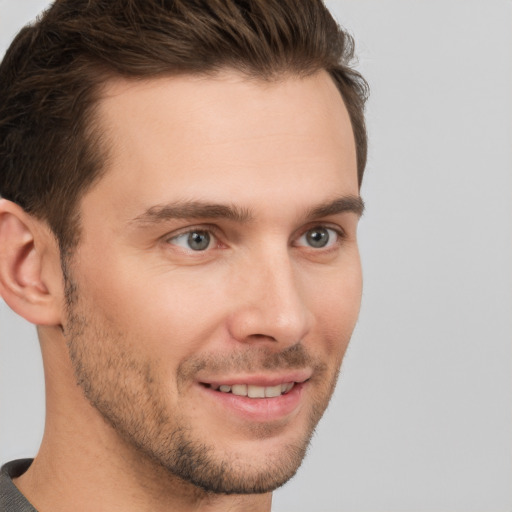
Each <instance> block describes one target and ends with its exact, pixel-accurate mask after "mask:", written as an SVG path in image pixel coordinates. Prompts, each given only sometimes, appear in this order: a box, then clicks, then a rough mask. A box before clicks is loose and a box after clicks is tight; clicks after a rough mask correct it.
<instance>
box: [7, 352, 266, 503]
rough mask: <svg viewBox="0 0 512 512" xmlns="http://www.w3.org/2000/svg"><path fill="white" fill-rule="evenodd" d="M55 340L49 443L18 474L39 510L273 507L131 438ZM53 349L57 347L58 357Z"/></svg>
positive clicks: (49, 365)
mask: <svg viewBox="0 0 512 512" xmlns="http://www.w3.org/2000/svg"><path fill="white" fill-rule="evenodd" d="M54 347H55V345H53V347H45V348H44V349H43V360H44V364H45V370H46V371H45V375H46V376H47V378H46V410H47V417H46V425H45V433H44V436H43V441H42V444H41V448H40V450H39V453H38V455H37V457H36V458H35V460H34V462H33V463H32V465H31V466H30V468H29V469H28V470H27V472H26V473H25V474H24V475H22V476H21V477H19V478H17V479H15V481H14V483H15V484H16V486H17V487H18V488H19V489H20V491H21V492H22V493H23V494H24V495H25V497H26V498H27V499H28V500H29V501H30V502H31V503H32V504H33V506H34V507H35V508H36V509H37V510H39V511H40V512H50V511H51V512H61V511H67V510H73V511H75V512H90V511H94V512H103V511H104V512H107V511H108V512H117V511H123V512H132V511H133V512H146V511H147V512H150V511H151V512H164V511H166V512H167V511H169V510H179V511H180V512H189V511H190V512H191V511H194V512H217V511H219V512H220V511H222V512H226V511H230V512H231V511H232V512H236V511H245V512H250V511H258V512H262V511H270V507H271V500H272V495H271V494H270V493H267V494H249V495H225V494H214V493H211V492H207V491H205V490H203V489H200V488H198V487H197V486H195V485H193V484H191V483H189V482H186V481H184V480H183V479H181V478H179V477H177V476H175V475H173V474H171V473H170V472H169V471H168V470H166V469H164V468H163V467H162V466H161V465H160V464H158V463H156V462H154V461H153V460H150V459H149V458H148V457H147V456H146V455H144V454H143V453H141V452H140V451H138V450H137V449H136V448H134V447H133V446H132V445H131V444H129V443H128V442H126V441H125V440H124V439H123V437H122V436H121V435H120V434H119V433H118V432H117V431H116V430H115V429H114V428H113V427H112V426H111V425H110V424H108V423H107V422H105V421H104V419H103V417H102V416H101V415H100V414H99V413H98V411H97V410H96V409H95V408H94V407H93V406H92V405H90V404H89V402H88V401H87V400H86V399H85V397H84V396H83V394H82V391H81V390H80V389H79V388H78V386H76V385H75V384H74V376H73V375H72V371H71V370H70V368H69V363H68V362H67V355H65V354H62V355H59V354H56V353H55V350H56V349H55V348H54ZM49 351H53V352H54V353H52V354H51V357H48V352H49ZM45 356H46V357H45ZM45 359H46V360H45ZM56 375H58V376H59V377H58V378H59V381H61V382H59V383H57V384H56V383H55V381H54V378H53V377H48V376H56ZM63 380H65V381H67V382H68V385H67V386H63V385H62V381H63ZM57 388H58V392H57ZM64 389H65V390H66V391H65V392H63V390H64Z"/></svg>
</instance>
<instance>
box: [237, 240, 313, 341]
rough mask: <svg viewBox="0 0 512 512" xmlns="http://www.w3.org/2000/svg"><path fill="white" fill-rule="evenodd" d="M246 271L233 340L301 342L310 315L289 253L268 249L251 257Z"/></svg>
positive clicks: (285, 250)
mask: <svg viewBox="0 0 512 512" xmlns="http://www.w3.org/2000/svg"><path fill="white" fill-rule="evenodd" d="M245 272H246V275H244V276H243V279H241V281H242V283H243V285H244V290H243V291H242V290H241V293H240V296H241V297H242V300H240V302H239V304H237V307H236V313H235V315H234V323H233V326H234V332H235V333H236V334H235V337H236V338H237V339H239V340H240V341H251V340H272V341H274V342H278V343H279V344H280V345H281V346H283V345H293V344H295V343H297V342H299V341H300V340H302V339H303V338H304V336H305V335H306V334H307V332H308V331H309V329H310V328H311V324H312V314H311V312H310V311H309V309H308V307H307V303H306V300H305V299H306V297H305V296H304V290H302V289H301V283H300V281H299V275H298V273H297V269H295V268H294V265H293V260H292V258H291V257H290V254H289V250H288V249H287V248H286V247H282V248H280V249H277V248H276V247H275V246H274V247H272V246H267V247H266V248H263V249H262V250H261V251H259V252H258V254H254V255H253V256H251V257H250V262H249V263H248V264H247V265H246V266H245Z"/></svg>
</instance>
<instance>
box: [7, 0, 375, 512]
mask: <svg viewBox="0 0 512 512" xmlns="http://www.w3.org/2000/svg"><path fill="white" fill-rule="evenodd" d="M352 53H353V48H352V42H351V40H350V38H349V37H348V36H347V35H346V34H345V33H344V32H343V31H341V30H340V29H339V27H337V25H336V23H335V22H334V20H333V19H332V18H331V16H330V14H329V13H328V11H327V10H326V9H325V7H324V6H323V4H322V3H321V2H320V1H318V0H307V1H306V0H300V1H299V0H286V1H284V0H265V1H263V0H260V1H251V2H247V1H235V0H211V1H202V2H199V1H197V2H196V1H190V0H187V1H179V0H175V1H163V0H130V1H126V0H122V1H121V0H108V1H107V0H95V1H90V0H87V1H86V0H60V1H57V2H55V3H54V4H53V6H52V7H51V8H50V9H49V10H48V11H47V12H46V13H45V14H44V16H43V17H42V18H40V19H39V20H38V22H37V23H36V24H34V25H33V26H30V27H26V28H24V29H23V30H22V31H21V32H20V34H19V35H18V36H17V37H16V39H15V41H14V42H13V44H12V45H11V47H10V49H9V50H8V52H7V54H6V56H5V58H4V60H3V62H2V64H1V66H0V194H1V195H2V198H3V199H1V200H0V247H1V249H0V293H1V295H2V297H3V298H4V300H5V301H6V303H7V304H8V305H9V306H10V307H11V308H12V309H13V310H14V311H15V312H17V313H18V314H20V315H21V316H22V317H24V318H25V319H27V320H28V321H30V322H32V323H34V324H35V325H37V328H38V335H39V339H40V343H41V350H42V354H43V362H44V367H45V379H46V400H47V418H46V427H45V434H44V438H43V441H42V444H41V448H40V451H39V453H38V455H37V456H36V458H35V459H34V460H33V461H27V460H24V461H13V462H11V463H9V464H7V465H5V466H4V468H3V470H2V476H1V477H0V478H1V480H0V508H1V509H2V510H4V509H5V510H13V511H18V510H23V511H26V510H34V509H35V510H39V511H41V512H45V511H50V510H51V511H60V510H69V509H72V510H75V511H93V510H94V511H102V510H104V511H116V510H123V511H131V510H134V511H135V510H137V511H140V510H151V511H160V510H180V511H188V510H205V511H206V510H207V511H216V510H222V511H225V510H244V511H247V510H258V511H265V510H270V506H271V492H272V491H273V490H274V489H276V488H277V487H279V486H280V485H282V484H284V483H285V482H286V481H287V480H288V479H289V478H291V477H292V476H293V475H294V474H295V472H296V471H297V469H298V467H299V466H300V463H301V461H302V458H303V456H304V453H305V450H306V447H307V445H308V442H309V439H310V437H311V435H312V432H313V430H314V428H315V426H316V424H317V422H318V421H319V419H320V417H321V416H322V414H323V412H324V410H325V408H326V406H327V404H328V401H329V399H330V396H331V394H332V392H333V389H334V386H335V383H336V378H337V375H338V372H339V368H340V365H341V361H342V358H343V355H344V353H345V350H346V347H347V344H348V342H349V339H350V336H351V333H352V330H353V328H354V325H355V322H356V319H357V315H358V311H359V303H360V297H361V269H360V261H359V253H358V248H357V237H356V229H357V223H358V219H359V217H360V215H361V213H362V210H363V203H362V200H361V198H360V196H359V188H360V185H361V180H362V176H363V171H364V166H365V161H366V134H365V126H364V118H363V107H364V101H365V98H366V85H365V82H364V80H363V79H362V78H361V77H360V76H359V75H358V74H357V72H355V71H354V70H352V69H351V68H350V67H349V64H350V61H351V58H352Z"/></svg>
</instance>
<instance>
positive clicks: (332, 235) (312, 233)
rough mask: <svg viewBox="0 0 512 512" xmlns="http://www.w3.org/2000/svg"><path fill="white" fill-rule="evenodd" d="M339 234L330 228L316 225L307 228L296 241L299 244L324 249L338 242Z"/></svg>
mask: <svg viewBox="0 0 512 512" xmlns="http://www.w3.org/2000/svg"><path fill="white" fill-rule="evenodd" d="M339 238H340V234H339V233H338V232H336V230H334V229H332V228H326V227H325V226H316V227H314V228H311V229H308V230H307V231H306V232H305V233H304V234H303V235H302V236H301V237H300V238H299V241H298V245H300V246H308V247H312V248H313V249H325V248H328V247H332V246H333V245H334V244H336V242H338V240H339Z"/></svg>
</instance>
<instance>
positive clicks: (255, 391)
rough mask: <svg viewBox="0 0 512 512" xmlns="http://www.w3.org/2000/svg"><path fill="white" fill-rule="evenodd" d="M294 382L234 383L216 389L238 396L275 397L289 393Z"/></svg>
mask: <svg viewBox="0 0 512 512" xmlns="http://www.w3.org/2000/svg"><path fill="white" fill-rule="evenodd" d="M294 384H295V383H294V382H287V383H285V384H278V385H277V386H266V387H265V386H253V385H252V384H249V385H247V384H233V385H232V386H228V385H227V384H223V385H222V386H219V387H215V388H214V389H216V390H218V391H221V392H222V393H232V394H233V395H237V396H248V397H249V398H275V397H277V396H281V395H284V394H285V393H288V392H289V391H290V390H291V389H292V388H293V386H294Z"/></svg>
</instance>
